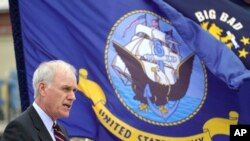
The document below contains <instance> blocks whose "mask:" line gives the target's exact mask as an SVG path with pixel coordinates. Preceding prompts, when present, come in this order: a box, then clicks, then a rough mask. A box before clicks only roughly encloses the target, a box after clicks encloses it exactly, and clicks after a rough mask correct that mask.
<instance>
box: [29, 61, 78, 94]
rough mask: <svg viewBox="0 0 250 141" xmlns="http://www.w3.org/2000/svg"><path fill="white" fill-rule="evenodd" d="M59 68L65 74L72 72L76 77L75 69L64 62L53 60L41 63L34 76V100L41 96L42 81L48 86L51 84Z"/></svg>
mask: <svg viewBox="0 0 250 141" xmlns="http://www.w3.org/2000/svg"><path fill="white" fill-rule="evenodd" d="M58 68H60V69H62V70H64V71H65V72H70V71H71V72H72V73H74V74H75V75H76V69H75V67H74V66H72V65H71V64H69V63H67V62H64V61H62V60H52V61H47V62H43V63H41V64H40V65H39V66H38V68H37V69H36V70H35V72H34V74H33V79H32V85H33V89H34V98H36V97H37V96H38V95H39V92H38V86H39V85H38V84H39V83H40V82H42V81H43V82H45V83H47V84H48V85H49V84H51V82H52V81H53V79H54V77H55V73H56V71H57V69H58Z"/></svg>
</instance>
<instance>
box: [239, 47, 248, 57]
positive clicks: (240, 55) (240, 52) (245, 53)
mask: <svg viewBox="0 0 250 141" xmlns="http://www.w3.org/2000/svg"><path fill="white" fill-rule="evenodd" d="M248 54H249V52H248V51H246V50H245V48H243V49H242V50H239V57H244V58H247V55H248Z"/></svg>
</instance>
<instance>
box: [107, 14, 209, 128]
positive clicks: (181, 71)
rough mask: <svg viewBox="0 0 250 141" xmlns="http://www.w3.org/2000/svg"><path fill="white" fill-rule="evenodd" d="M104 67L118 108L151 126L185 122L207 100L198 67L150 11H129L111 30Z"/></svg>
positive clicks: (203, 73)
mask: <svg viewBox="0 0 250 141" xmlns="http://www.w3.org/2000/svg"><path fill="white" fill-rule="evenodd" d="M105 65H106V70H107V74H108V77H109V79H110V82H111V84H112V86H113V88H114V91H115V93H116V95H117V97H118V98H119V100H120V102H121V103H122V104H123V105H124V106H125V107H126V108H127V109H128V110H129V111H130V112H131V113H132V114H133V115H135V116H136V117H138V118H139V119H141V120H143V121H145V122H148V123H151V124H155V125H161V126H170V125H177V124H180V123H182V122H185V121H187V120H188V119H190V118H192V117H193V116H195V114H196V113H197V112H198V111H199V110H200V108H201V107H202V105H203V103H204V100H205V98H206V95H207V80H206V79H207V78H206V71H205V67H204V65H203V63H202V62H201V61H200V60H199V58H198V57H196V56H195V55H194V53H193V52H192V50H191V49H189V47H188V46H187V45H186V44H185V42H183V40H182V38H181V35H179V34H178V32H177V31H176V30H175V28H174V27H173V26H172V25H171V23H170V22H169V21H167V20H166V19H164V18H162V17H160V16H159V15H157V14H155V13H152V12H150V11H145V10H137V11H132V12H130V13H127V14H126V15H124V16H123V17H121V18H120V19H119V20H118V21H117V22H116V23H115V24H114V26H113V28H112V30H111V31H110V34H109V37H108V40H107V44H106V50H105Z"/></svg>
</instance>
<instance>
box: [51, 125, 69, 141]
mask: <svg viewBox="0 0 250 141" xmlns="http://www.w3.org/2000/svg"><path fill="white" fill-rule="evenodd" d="M53 129H54V135H55V139H56V141H67V140H66V138H65V135H64V134H63V132H62V131H61V129H60V127H59V126H58V124H55V123H54V124H53Z"/></svg>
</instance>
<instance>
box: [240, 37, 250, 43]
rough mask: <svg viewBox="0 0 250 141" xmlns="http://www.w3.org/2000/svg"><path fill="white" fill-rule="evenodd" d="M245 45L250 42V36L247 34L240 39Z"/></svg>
mask: <svg viewBox="0 0 250 141" xmlns="http://www.w3.org/2000/svg"><path fill="white" fill-rule="evenodd" d="M240 41H241V42H242V43H243V44H244V45H247V44H250V42H249V38H246V37H245V36H243V37H242V38H241V40H240Z"/></svg>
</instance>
